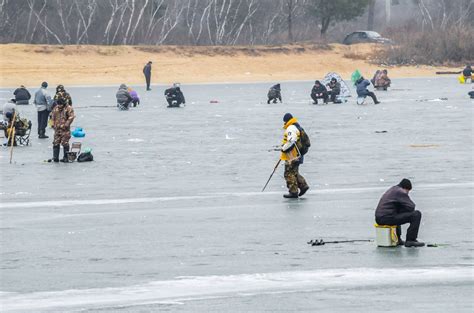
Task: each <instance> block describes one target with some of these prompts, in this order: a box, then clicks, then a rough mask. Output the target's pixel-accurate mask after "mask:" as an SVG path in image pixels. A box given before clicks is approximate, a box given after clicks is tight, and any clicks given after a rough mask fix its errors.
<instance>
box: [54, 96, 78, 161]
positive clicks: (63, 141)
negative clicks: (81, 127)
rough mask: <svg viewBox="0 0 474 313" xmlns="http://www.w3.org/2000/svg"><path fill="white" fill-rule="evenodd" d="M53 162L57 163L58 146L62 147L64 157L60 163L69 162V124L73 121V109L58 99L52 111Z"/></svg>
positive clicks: (65, 101) (63, 100) (64, 101)
mask: <svg viewBox="0 0 474 313" xmlns="http://www.w3.org/2000/svg"><path fill="white" fill-rule="evenodd" d="M52 116H53V129H54V140H53V162H59V152H60V151H59V150H60V145H62V146H63V150H64V156H63V158H62V160H61V162H65V163H67V162H69V160H68V152H69V139H71V124H72V122H73V121H74V117H75V115H74V109H73V108H72V106H71V105H69V104H67V100H65V99H64V98H59V99H58V101H57V102H56V106H55V107H54V109H53V113H52Z"/></svg>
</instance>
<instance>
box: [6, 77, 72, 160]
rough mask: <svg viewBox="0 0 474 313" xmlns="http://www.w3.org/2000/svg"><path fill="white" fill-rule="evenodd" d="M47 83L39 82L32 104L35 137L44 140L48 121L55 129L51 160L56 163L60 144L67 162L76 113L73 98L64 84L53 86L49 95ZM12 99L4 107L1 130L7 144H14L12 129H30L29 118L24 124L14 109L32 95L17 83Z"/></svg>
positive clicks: (15, 130)
mask: <svg viewBox="0 0 474 313" xmlns="http://www.w3.org/2000/svg"><path fill="white" fill-rule="evenodd" d="M47 89H48V83H47V82H43V83H41V87H40V88H39V89H38V90H37V91H36V92H35V94H34V100H33V104H34V105H35V107H36V111H37V124H38V138H39V139H47V138H49V137H48V136H47V135H46V128H47V126H48V121H50V124H51V127H52V128H53V129H54V140H53V158H52V159H51V161H53V162H59V161H60V159H59V154H60V148H61V146H62V147H63V152H64V155H63V158H62V159H61V161H62V162H68V152H69V140H70V138H71V124H72V122H73V121H74V118H75V114H74V109H73V107H72V98H71V96H70V94H69V93H68V92H67V91H66V89H65V88H64V86H63V85H58V86H57V87H56V92H55V94H54V95H53V97H51V95H50V94H49V92H48V90H47ZM13 94H14V96H15V98H14V99H11V100H10V101H9V102H8V103H7V104H5V105H4V107H3V118H4V122H3V125H4V132H5V138H7V139H8V140H7V143H6V145H8V146H10V145H14V146H15V145H16V144H17V143H16V138H15V136H13V134H14V133H15V132H17V133H20V132H21V133H23V131H24V129H23V128H25V127H30V128H31V125H32V123H31V121H28V122H27V123H25V119H23V118H21V116H20V113H19V112H18V110H17V105H27V104H29V101H30V99H31V94H30V93H29V91H28V90H27V89H26V88H25V86H20V87H19V88H17V89H16V90H15V91H14V92H13Z"/></svg>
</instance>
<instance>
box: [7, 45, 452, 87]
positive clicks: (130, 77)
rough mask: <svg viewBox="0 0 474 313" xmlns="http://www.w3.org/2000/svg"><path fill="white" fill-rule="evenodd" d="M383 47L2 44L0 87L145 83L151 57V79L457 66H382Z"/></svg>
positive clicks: (316, 75) (292, 77)
mask: <svg viewBox="0 0 474 313" xmlns="http://www.w3.org/2000/svg"><path fill="white" fill-rule="evenodd" d="M378 48H379V46H377V45H375V44H360V45H353V46H345V45H340V44H331V45H329V46H324V45H316V44H306V43H305V44H295V45H284V46H255V47H242V46H236V47H202V46H200V47H190V46H186V47H178V46H157V47H154V46H85V45H82V46H55V45H26V44H2V45H0V51H1V54H0V55H1V57H0V73H1V79H0V87H2V88H13V87H18V86H19V85H26V86H39V85H40V84H41V82H42V81H48V82H49V83H50V85H51V86H55V85H57V84H64V85H68V86H115V85H117V84H120V83H126V84H130V85H143V84H144V78H143V74H142V68H143V66H144V64H145V63H146V62H147V61H148V60H151V61H153V70H152V84H155V85H156V84H157V85H160V84H163V85H169V84H170V83H173V82H181V83H185V84H220V83H252V82H262V83H264V82H268V83H272V82H282V81H312V80H316V79H322V78H323V77H324V76H325V75H326V73H328V72H337V73H339V74H340V75H341V76H342V77H343V78H344V79H346V80H349V79H350V76H351V73H352V72H353V71H354V70H355V69H359V71H361V72H362V74H363V75H365V76H366V77H368V78H370V77H372V75H373V72H375V70H376V69H379V68H388V70H389V76H391V77H392V78H411V77H426V78H428V77H430V78H433V77H445V76H450V75H436V74H435V72H436V71H459V70H460V69H459V68H453V67H434V66H433V67H432V66H403V67H399V66H398V67H384V66H380V65H376V64H372V63H370V62H369V61H370V56H371V55H372V54H373V53H376V51H377V49H378Z"/></svg>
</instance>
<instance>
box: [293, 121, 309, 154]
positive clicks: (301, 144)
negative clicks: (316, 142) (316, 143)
mask: <svg viewBox="0 0 474 313" xmlns="http://www.w3.org/2000/svg"><path fill="white" fill-rule="evenodd" d="M295 126H296V128H298V130H299V132H300V138H299V139H298V141H297V142H296V147H297V148H298V150H299V151H300V153H301V155H305V154H306V153H308V150H309V148H310V147H311V141H310V140H309V136H308V133H306V131H305V130H304V129H303V127H301V126H300V125H299V124H295Z"/></svg>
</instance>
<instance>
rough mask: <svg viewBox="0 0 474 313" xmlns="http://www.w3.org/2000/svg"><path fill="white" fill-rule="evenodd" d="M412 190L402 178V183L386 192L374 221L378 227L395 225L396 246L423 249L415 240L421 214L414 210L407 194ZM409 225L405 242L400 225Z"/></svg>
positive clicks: (422, 244)
mask: <svg viewBox="0 0 474 313" xmlns="http://www.w3.org/2000/svg"><path fill="white" fill-rule="evenodd" d="M411 189H412V185H411V181H410V180H408V179H406V178H404V179H402V181H401V182H400V183H399V184H398V185H396V186H393V187H391V188H390V189H389V190H387V191H386V192H385V193H384V194H383V196H382V198H381V199H380V201H379V204H378V205H377V209H376V210H375V221H376V222H377V224H379V225H397V236H398V245H405V247H423V246H424V245H425V244H424V243H423V242H419V241H417V240H416V238H417V237H418V229H419V228H420V221H421V212H420V211H417V210H415V203H414V202H413V201H412V200H411V199H410V197H409V196H408V193H409V192H410V190H411ZM406 223H410V227H408V230H407V236H406V241H405V242H404V241H403V240H402V239H401V235H402V228H401V226H400V225H403V224H406Z"/></svg>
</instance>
